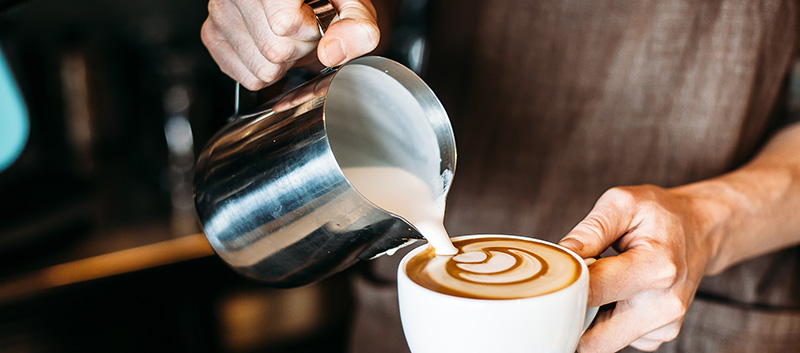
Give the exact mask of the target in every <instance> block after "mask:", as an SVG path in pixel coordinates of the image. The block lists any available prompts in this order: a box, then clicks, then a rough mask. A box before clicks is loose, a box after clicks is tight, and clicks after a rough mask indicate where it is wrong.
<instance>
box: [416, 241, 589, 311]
mask: <svg viewBox="0 0 800 353" xmlns="http://www.w3.org/2000/svg"><path fill="white" fill-rule="evenodd" d="M453 245H455V247H456V248H457V249H458V253H457V254H456V255H454V256H442V255H439V256H437V255H436V254H435V253H434V252H433V250H432V249H430V248H429V249H426V250H424V251H423V252H421V253H420V254H418V255H417V256H415V257H414V258H412V259H411V260H410V261H409V262H408V265H407V268H406V273H408V276H409V277H410V278H411V279H412V280H413V281H414V282H416V283H417V284H419V285H421V286H423V287H426V288H429V289H432V290H434V291H437V292H441V293H444V294H449V295H454V296H459V297H466V298H481V299H514V298H526V297H533V296H537V295H543V294H547V293H551V292H554V291H557V290H559V289H561V288H564V287H566V286H568V285H570V284H572V283H573V282H574V281H575V280H576V279H577V278H578V275H579V274H580V263H579V262H578V261H577V260H576V259H575V258H573V257H572V256H571V255H570V254H569V253H567V252H565V251H564V250H562V249H559V248H557V247H554V246H551V245H547V244H542V243H538V242H534V241H528V240H522V239H509V238H475V239H464V240H458V241H456V242H454V243H453Z"/></svg>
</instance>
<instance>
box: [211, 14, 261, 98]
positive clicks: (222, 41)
mask: <svg viewBox="0 0 800 353" xmlns="http://www.w3.org/2000/svg"><path fill="white" fill-rule="evenodd" d="M200 33H201V39H202V40H203V44H204V45H205V46H206V48H208V52H209V53H210V54H211V57H212V58H213V59H214V61H215V62H217V64H218V65H219V67H220V70H222V72H224V73H225V74H226V75H228V76H230V77H231V78H232V79H234V80H236V81H237V82H239V83H241V84H242V86H244V87H245V88H247V89H249V90H252V91H255V90H259V89H261V88H264V87H266V85H267V83H266V82H264V81H262V80H261V79H259V78H258V77H256V76H255V75H253V73H252V72H250V70H249V69H248V68H247V67H246V66H245V65H244V63H243V62H242V60H241V59H239V56H238V54H237V53H236V51H235V50H234V49H233V47H231V45H230V43H228V40H227V39H226V38H225V36H223V35H222V33H220V32H219V29H217V27H216V25H214V22H213V21H210V20H206V22H205V23H203V27H202V29H201V30H200Z"/></svg>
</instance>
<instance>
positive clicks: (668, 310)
mask: <svg viewBox="0 0 800 353" xmlns="http://www.w3.org/2000/svg"><path fill="white" fill-rule="evenodd" d="M687 309H688V307H687V305H686V303H685V302H684V301H683V300H681V299H680V298H679V297H678V296H676V295H670V296H668V297H667V299H666V300H665V301H664V302H663V303H662V306H661V311H662V317H663V318H664V320H665V321H666V322H668V323H673V322H680V321H683V316H684V315H686V310H687Z"/></svg>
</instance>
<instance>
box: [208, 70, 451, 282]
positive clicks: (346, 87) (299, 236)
mask: <svg viewBox="0 0 800 353" xmlns="http://www.w3.org/2000/svg"><path fill="white" fill-rule="evenodd" d="M455 162H456V149H455V141H454V138H453V132H452V129H451V126H450V122H449V120H448V117H447V114H446V112H445V110H444V108H443V107H442V105H441V103H440V102H439V100H438V99H437V98H436V96H435V95H434V93H433V92H432V91H431V90H430V88H429V87H428V86H427V85H426V84H425V83H424V82H423V81H422V80H421V79H420V78H419V77H418V76H417V75H416V74H414V73H413V72H412V71H411V70H409V69H407V68H406V67H404V66H403V65H401V64H399V63H396V62H394V61H392V60H389V59H386V58H382V57H375V56H371V57H362V58H359V59H355V60H352V61H351V62H349V63H347V64H345V65H343V66H341V67H338V68H332V69H327V70H325V71H323V73H322V74H321V75H320V76H318V77H316V78H314V79H312V80H310V81H309V82H306V83H305V84H304V85H302V86H300V87H298V88H296V89H294V90H292V91H289V92H287V93H285V94H284V95H282V96H280V97H278V98H276V99H273V100H272V101H270V102H268V103H266V104H264V105H263V106H261V107H259V108H258V109H256V110H255V111H253V112H249V113H247V112H245V114H241V115H239V116H237V117H235V118H234V119H233V120H232V121H231V122H230V123H229V124H228V125H226V126H225V127H223V128H222V130H221V131H219V132H218V133H217V134H216V135H215V136H214V137H212V139H211V140H210V141H209V142H208V143H207V145H206V146H205V148H204V150H203V151H202V153H201V154H200V157H199V159H198V163H197V170H196V177H195V205H196V208H197V212H198V215H199V219H200V221H201V223H202V226H203V230H204V232H205V234H206V236H207V238H208V240H209V242H210V243H211V245H212V246H213V248H214V249H215V250H216V252H217V253H218V254H219V256H220V257H221V258H222V259H224V260H225V261H226V262H227V263H228V264H229V265H230V266H232V267H233V268H234V269H235V270H236V271H238V272H240V273H242V274H244V275H246V276H248V277H251V278H254V279H257V280H260V281H263V282H265V283H267V284H270V285H273V286H278V287H292V286H299V285H304V284H307V283H311V282H314V281H316V280H319V279H322V278H324V277H326V276H329V275H331V274H333V273H336V272H338V271H340V270H342V269H344V268H346V267H348V266H350V265H352V264H353V263H355V262H357V261H358V260H365V259H370V258H372V257H375V256H377V255H379V254H382V253H384V252H386V251H388V250H391V249H394V248H397V247H399V246H401V245H403V244H405V243H407V242H409V241H410V240H412V239H419V238H421V235H420V234H419V232H418V231H417V230H416V229H415V228H414V227H413V226H412V225H411V224H409V223H408V222H407V221H406V220H404V219H403V218H401V217H400V216H398V215H394V214H391V213H389V212H387V211H385V210H383V209H381V208H380V207H378V206H376V205H374V204H373V203H372V202H370V200H368V199H366V198H365V197H363V196H362V195H361V194H360V193H359V192H358V191H357V190H356V189H355V188H354V187H353V186H352V185H351V184H350V183H349V182H348V180H347V178H346V177H345V175H344V174H343V172H342V168H347V167H361V166H392V167H399V168H402V169H405V170H406V171H409V172H411V173H413V174H414V175H416V176H417V177H419V178H420V179H422V180H424V181H425V182H426V183H427V184H428V185H429V186H430V188H431V190H432V191H433V193H434V195H435V196H437V197H441V198H442V199H443V198H444V197H445V196H446V194H447V191H448V189H449V187H450V183H451V181H452V177H453V173H454V171H455Z"/></svg>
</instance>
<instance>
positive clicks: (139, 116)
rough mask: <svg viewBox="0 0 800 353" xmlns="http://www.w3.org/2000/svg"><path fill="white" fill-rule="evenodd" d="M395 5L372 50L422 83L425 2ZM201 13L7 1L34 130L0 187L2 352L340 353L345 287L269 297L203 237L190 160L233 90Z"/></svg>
mask: <svg viewBox="0 0 800 353" xmlns="http://www.w3.org/2000/svg"><path fill="white" fill-rule="evenodd" d="M389 3H394V4H401V5H402V6H400V7H401V8H403V9H404V10H402V11H398V12H397V14H398V15H397V16H393V17H392V19H393V20H395V23H396V25H395V29H396V31H395V32H396V33H397V35H396V36H394V39H392V40H390V41H385V43H388V44H386V45H383V47H384V48H383V49H382V50H383V51H384V52H385V53H388V56H390V57H393V58H395V59H398V60H399V61H401V62H403V63H404V64H406V65H408V66H410V67H412V68H414V69H420V68H421V67H422V64H423V62H424V60H423V59H424V42H423V41H422V39H421V38H422V37H421V36H420V33H422V32H421V30H423V29H424V26H422V25H421V23H423V22H424V21H423V20H424V16H423V12H421V11H423V10H424V8H425V6H424V5H425V3H426V1H422V0H416V1H401V0H398V1H389ZM206 7H207V1H204V0H167V1H165V0H136V1H123V0H31V1H19V0H18V1H14V0H11V1H8V0H0V50H2V53H3V54H4V57H5V62H6V64H7V66H8V68H10V72H11V73H12V75H13V77H14V78H15V79H16V83H17V85H18V90H19V93H20V94H21V98H22V99H21V100H22V101H23V102H24V104H25V107H26V108H27V113H28V118H29V119H28V123H29V134H28V138H27V142H26V144H25V146H24V149H23V150H22V152H21V154H20V155H19V158H17V159H16V161H15V162H14V163H13V164H11V165H10V166H9V167H8V168H7V169H5V170H2V171H0V352H161V351H164V352H341V351H344V346H345V345H346V338H347V329H348V326H349V323H350V322H349V321H350V315H351V312H352V310H351V309H352V298H351V297H350V290H349V286H348V283H347V276H348V273H347V272H345V273H342V274H341V275H337V276H334V277H332V278H330V279H327V280H325V281H322V282H320V283H317V284H314V285H310V286H306V287H302V288H296V289H288V290H277V289H270V288H266V287H263V286H260V285H259V284H258V283H254V282H251V281H249V280H246V279H244V278H241V277H239V276H238V275H236V274H234V273H233V272H232V271H231V270H230V269H228V268H227V267H226V266H225V265H224V264H223V263H222V262H221V261H220V260H219V259H218V258H217V257H216V256H215V255H214V254H213V251H212V250H211V248H210V247H209V246H208V244H207V242H206V241H205V238H204V236H203V235H202V234H201V233H200V229H199V227H198V225H197V220H196V215H195V213H194V205H193V200H192V178H193V166H194V162H195V160H196V158H195V156H196V155H197V154H198V152H199V150H200V149H201V148H202V146H203V144H204V143H205V141H206V140H207V139H208V138H209V137H210V136H211V135H212V134H213V133H214V132H215V131H216V130H217V129H219V128H220V127H221V126H222V125H223V124H224V123H225V122H226V120H227V118H228V117H229V116H230V115H231V114H232V112H233V92H234V87H235V86H234V82H233V81H232V80H230V79H229V78H227V77H226V76H225V75H224V74H222V73H221V72H220V71H219V69H218V68H217V66H216V64H215V63H214V62H213V61H212V59H211V58H210V56H209V55H208V54H207V52H206V50H205V48H204V47H203V45H202V43H201V41H200V35H199V33H200V27H201V25H202V23H203V21H204V20H205V18H206V16H207V10H206ZM384 13H385V12H384ZM387 37H388V35H385V36H384V39H386V38H387ZM309 74H314V73H309V72H307V71H301V70H297V71H293V72H292V74H290V75H289V78H288V79H287V80H285V81H284V82H283V83H281V84H278V85H275V86H273V87H271V88H270V90H272V91H268V92H267V95H270V94H271V95H275V94H278V93H280V92H283V91H284V90H286V89H288V88H289V87H290V86H291V85H294V84H296V83H297V82H300V81H302V79H303V78H304V77H307V76H308V75H309Z"/></svg>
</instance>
